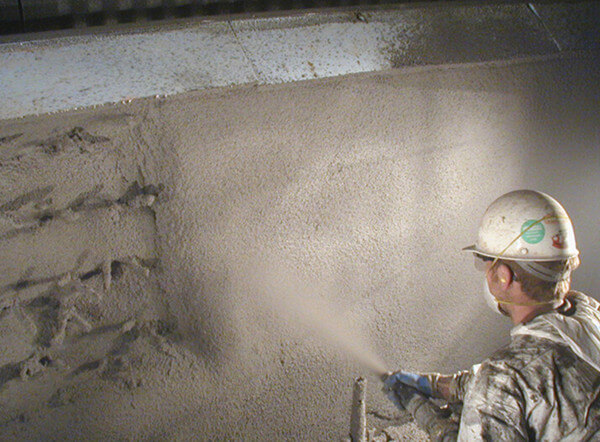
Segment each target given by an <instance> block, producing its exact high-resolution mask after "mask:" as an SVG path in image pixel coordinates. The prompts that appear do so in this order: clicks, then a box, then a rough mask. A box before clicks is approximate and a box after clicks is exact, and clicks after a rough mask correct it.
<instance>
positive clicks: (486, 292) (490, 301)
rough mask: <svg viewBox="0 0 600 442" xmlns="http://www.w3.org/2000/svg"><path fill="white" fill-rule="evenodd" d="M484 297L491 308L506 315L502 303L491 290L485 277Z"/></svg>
mask: <svg viewBox="0 0 600 442" xmlns="http://www.w3.org/2000/svg"><path fill="white" fill-rule="evenodd" d="M483 297H484V298H485V303H486V304H487V305H488V307H489V308H491V309H492V310H493V311H494V312H495V313H498V314H499V315H502V316H504V313H502V310H500V304H499V303H498V300H497V299H496V297H495V296H494V295H492V292H490V286H489V285H488V281H487V278H483Z"/></svg>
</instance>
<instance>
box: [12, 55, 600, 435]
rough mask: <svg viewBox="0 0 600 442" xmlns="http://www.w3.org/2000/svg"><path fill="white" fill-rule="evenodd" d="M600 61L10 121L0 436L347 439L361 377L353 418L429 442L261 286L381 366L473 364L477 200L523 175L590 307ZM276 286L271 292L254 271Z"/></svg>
mask: <svg viewBox="0 0 600 442" xmlns="http://www.w3.org/2000/svg"><path fill="white" fill-rule="evenodd" d="M599 61H600V54H598V53H597V52H589V53H583V54H578V55H574V54H570V55H568V54H563V55H561V56H559V57H550V58H546V59H532V60H529V61H521V62H511V63H502V64H473V65H464V66H452V67H430V68H412V69H405V70H390V71H387V72H383V73H377V74H361V75H354V76H346V77H340V78H336V79H324V80H315V81H311V82H303V83H296V84H286V85H278V86H258V87H256V86H246V87H237V88H230V89H221V90H214V91H210V92H208V91H206V92H195V93H188V94H183V95H179V96H174V97H170V98H161V99H149V100H136V101H134V102H132V103H130V104H120V105H115V106H110V107H109V106H106V107H102V108H97V109H93V110H81V111H72V112H68V113H62V114H59V115H49V116H41V117H35V118H34V117H30V118H26V119H18V120H6V121H3V122H2V123H1V124H0V156H1V157H0V220H1V222H2V224H1V228H2V231H1V233H0V235H1V238H0V244H1V247H0V263H1V264H0V265H1V266H2V267H1V269H2V270H1V271H0V278H1V280H0V289H1V290H2V292H1V294H0V300H1V302H2V307H1V308H2V311H1V313H0V332H1V336H2V338H0V346H1V348H0V439H3V440H7V439H16V440H40V439H53V440H56V439H80V440H100V439H103V440H106V439H152V440H188V439H202V440H224V439H227V440H239V439H245V440H338V439H339V438H342V437H344V436H347V434H348V431H349V428H350V415H351V413H350V404H351V401H352V385H353V380H354V379H355V378H356V377H357V376H359V375H365V376H367V377H368V379H369V385H370V388H369V391H368V396H367V419H368V423H367V425H368V427H369V428H372V427H377V428H379V429H381V428H384V427H388V426H390V425H392V424H394V425H396V428H393V429H388V430H386V432H387V434H390V435H391V436H390V437H391V438H395V439H399V440H409V439H415V438H421V439H423V438H424V436H423V434H422V433H419V432H418V430H417V429H416V428H415V427H414V426H413V425H412V424H409V419H408V417H407V416H405V415H402V414H401V413H399V412H396V411H395V410H393V409H392V407H391V406H390V404H389V403H388V402H387V399H385V397H384V396H383V395H382V394H381V393H380V391H379V389H378V388H377V385H378V381H377V379H375V378H374V377H373V376H372V375H370V374H369V373H368V372H367V370H365V369H364V368H363V367H362V366H360V365H359V364H358V363H357V362H355V361H354V359H352V358H350V357H349V356H348V355H346V354H345V353H344V352H343V351H340V350H338V349H337V348H336V347H333V346H332V345H330V344H329V343H328V340H327V339H326V336H324V335H323V334H316V333H315V332H313V331H311V330H310V329H309V328H307V327H303V326H302V325H303V324H306V323H310V321H308V322H305V323H299V324H295V323H293V322H291V320H288V319H289V318H291V317H292V316H290V315H289V313H290V312H289V311H285V308H280V307H278V306H280V305H283V304H277V303H276V302H275V303H271V302H270V301H268V300H269V295H271V296H272V297H273V298H274V299H275V300H281V299H285V298H286V297H290V296H291V295H290V293H289V291H288V288H289V286H292V287H291V288H292V289H297V290H298V292H299V294H300V295H301V296H302V298H301V299H302V300H303V302H304V303H305V304H306V305H307V306H310V305H315V303H317V302H327V303H329V304H332V305H334V306H335V312H334V313H331V312H329V313H328V316H327V315H325V316H324V317H329V318H331V321H334V320H335V321H339V320H340V318H341V319H342V321H341V323H342V324H343V325H344V327H346V330H349V331H351V332H353V333H354V334H355V335H362V336H365V337H366V339H367V340H368V341H369V342H370V343H371V347H372V349H373V351H374V353H375V354H377V355H379V356H380V357H381V358H382V359H383V360H384V361H385V362H386V364H387V366H388V367H389V368H393V369H396V368H400V367H402V368H404V369H408V370H421V371H424V370H437V371H443V372H444V371H445V372H450V371H454V370H458V369H464V368H467V367H469V366H470V365H471V364H473V363H475V362H478V361H479V360H481V359H482V358H484V357H485V356H486V355H488V354H489V353H490V352H492V351H493V350H494V349H496V348H497V347H499V346H500V345H502V344H503V343H504V342H506V341H507V339H508V324H506V323H505V322H504V321H503V320H502V318H500V317H497V316H496V315H494V314H493V313H492V312H490V311H488V310H487V307H486V306H485V302H484V300H483V297H482V296H480V295H479V293H480V291H481V285H482V281H481V275H480V274H478V273H477V272H476V270H475V269H474V268H473V265H472V258H471V257H470V256H467V255H463V254H461V252H460V248H461V247H463V246H465V245H468V244H470V243H472V241H473V239H474V237H475V234H476V229H477V224H478V221H479V219H480V217H481V215H482V214H483V211H484V209H485V207H486V206H487V205H488V204H489V203H490V202H491V201H492V199H494V198H496V197H497V196H499V195H501V194H502V193H504V192H506V191H508V190H511V189H515V188H536V189H539V190H542V191H546V192H548V193H550V194H551V195H553V196H555V197H556V198H557V199H558V200H560V201H561V202H563V204H564V205H565V207H566V209H567V210H568V211H569V213H570V214H571V216H572V217H573V219H574V222H575V228H576V233H577V237H578V242H579V248H580V250H581V253H582V257H583V266H582V268H581V269H580V270H578V271H577V273H576V275H575V286H576V287H577V288H578V289H581V290H583V291H585V292H587V293H589V294H590V295H592V296H597V287H598V284H599V282H600V281H599V280H598V278H599V277H598V272H597V271H596V268H597V266H598V265H599V264H600V262H599V260H600V253H599V252H600V250H599V247H600V237H599V235H600V233H599V231H598V229H597V219H598V216H599V211H600V208H599V207H598V202H597V198H596V195H595V189H596V188H597V187H598V186H599V185H600V182H599V180H600V174H599V173H598V167H599V166H600V150H598V144H599V142H600V133H599V131H598V128H599V127H600V81H599V79H600V63H599ZM273 263H277V265H278V266H281V267H277V266H274V265H273ZM275 268H287V269H292V270H291V271H289V273H281V272H279V273H278V274H275V275H273V271H272V270H273V269H275ZM248 269H253V270H254V272H253V273H251V272H250V271H249V270H248ZM268 276H276V277H279V282H276V284H275V285H273V284H271V285H265V286H261V285H260V284H257V283H256V281H257V280H258V281H260V280H262V279H265V278H266V277H268ZM294 278H297V279H298V280H303V281H305V282H306V283H305V284H304V285H302V287H300V285H299V284H295V283H289V281H292V282H293V281H294ZM275 280H276V278H275ZM265 287H266V288H267V289H268V290H266V291H267V292H269V293H265ZM298 287H300V288H298ZM292 305H293V304H292ZM347 335H351V333H350V332H349V333H347ZM371 434H372V435H373V436H374V437H375V436H376V433H371ZM377 437H378V438H379V440H383V439H384V438H385V437H386V436H385V435H379V436H377Z"/></svg>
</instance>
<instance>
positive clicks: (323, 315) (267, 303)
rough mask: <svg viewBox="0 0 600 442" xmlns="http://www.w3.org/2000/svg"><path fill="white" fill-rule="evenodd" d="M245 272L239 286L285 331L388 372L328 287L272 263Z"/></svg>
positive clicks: (371, 368)
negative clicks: (332, 299) (249, 293)
mask: <svg viewBox="0 0 600 442" xmlns="http://www.w3.org/2000/svg"><path fill="white" fill-rule="evenodd" d="M259 262H260V265H259V264H256V263H259ZM243 268H244V271H243V272H240V273H239V274H238V277H237V282H238V283H243V285H244V286H245V287H246V289H247V290H251V291H252V294H253V295H256V303H255V304H254V306H255V308H257V309H262V310H263V312H268V313H271V314H272V315H273V316H274V318H275V319H276V320H277V321H279V322H280V323H281V324H285V327H284V328H283V329H284V330H287V331H288V332H289V333H292V334H296V335H297V336H305V335H307V334H309V335H314V336H315V337H316V338H320V339H322V341H321V342H323V343H326V344H327V345H329V346H331V347H334V348H336V349H338V350H339V351H341V352H343V354H345V355H346V356H347V357H349V358H351V359H353V360H354V361H355V362H357V363H358V364H360V365H361V366H362V367H363V368H364V369H367V370H369V371H370V372H371V373H372V374H374V375H377V376H380V375H382V374H384V373H386V372H387V371H388V370H387V368H386V365H385V363H384V362H383V361H382V360H381V358H380V357H379V356H378V355H377V354H376V353H375V352H374V351H373V349H372V346H371V345H370V344H369V342H368V340H367V339H366V338H365V337H364V336H363V335H362V334H361V332H360V328H359V327H358V326H357V325H356V323H355V321H352V320H351V319H348V318H347V317H346V316H345V315H344V314H343V308H341V307H340V306H335V305H333V303H332V301H331V298H332V297H333V296H332V295H334V294H335V293H331V290H332V289H331V288H328V287H327V286H326V284H325V283H323V282H319V281H315V280H314V279H311V278H309V277H304V276H301V274H300V272H298V271H296V270H294V269H292V268H290V267H288V266H286V265H283V264H281V263H275V262H274V261H273V260H270V259H264V258H261V259H260V260H258V259H257V260H255V261H254V264H252V265H247V266H243ZM353 322H354V323H353Z"/></svg>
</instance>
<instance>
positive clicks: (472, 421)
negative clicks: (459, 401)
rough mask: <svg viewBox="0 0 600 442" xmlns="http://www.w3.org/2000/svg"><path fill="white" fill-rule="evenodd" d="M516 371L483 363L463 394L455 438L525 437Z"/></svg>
mask: <svg viewBox="0 0 600 442" xmlns="http://www.w3.org/2000/svg"><path fill="white" fill-rule="evenodd" d="M518 377H519V374H518V373H517V372H515V371H514V370H513V369H512V368H509V367H507V366H504V365H503V364H501V363H500V364H491V363H483V364H482V365H481V368H480V369H479V371H478V372H477V373H476V374H475V375H474V378H473V379H472V382H471V383H470V385H469V389H468V391H467V394H466V395H465V398H464V406H463V410H462V415H461V418H460V428H459V434H458V440H464V441H467V440H469V441H470V440H510V441H527V440H529V437H528V431H527V417H526V415H525V413H526V412H525V400H524V398H523V394H522V391H521V389H520V387H519V385H518V383H517V380H518Z"/></svg>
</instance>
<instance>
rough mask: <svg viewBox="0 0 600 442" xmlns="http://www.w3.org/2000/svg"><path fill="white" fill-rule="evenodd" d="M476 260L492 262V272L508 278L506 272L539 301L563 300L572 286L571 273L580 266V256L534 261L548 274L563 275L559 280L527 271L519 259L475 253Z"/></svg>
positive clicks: (531, 296)
mask: <svg viewBox="0 0 600 442" xmlns="http://www.w3.org/2000/svg"><path fill="white" fill-rule="evenodd" d="M475 259H476V260H481V262H483V263H485V262H489V263H490V273H491V274H492V275H500V276H498V277H499V278H504V279H506V276H505V275H506V273H508V277H510V278H511V279H512V280H513V281H517V282H519V283H520V285H521V288H522V290H523V292H525V293H526V294H527V296H528V297H529V298H531V299H532V300H534V301H538V302H550V301H555V300H562V299H563V298H564V297H565V295H566V294H567V293H568V292H569V290H570V288H571V273H572V272H573V271H574V270H575V269H576V268H577V267H579V263H580V259H579V256H573V257H571V258H568V259H562V260H558V261H533V264H535V265H536V268H543V269H547V273H548V274H555V275H562V276H563V278H562V279H560V280H558V281H547V280H543V279H540V278H539V277H537V276H535V275H533V274H531V273H529V272H527V271H526V270H524V268H523V267H522V266H521V265H520V263H519V262H518V261H509V260H504V259H498V260H495V259H494V258H490V257H487V256H483V255H478V254H475Z"/></svg>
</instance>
